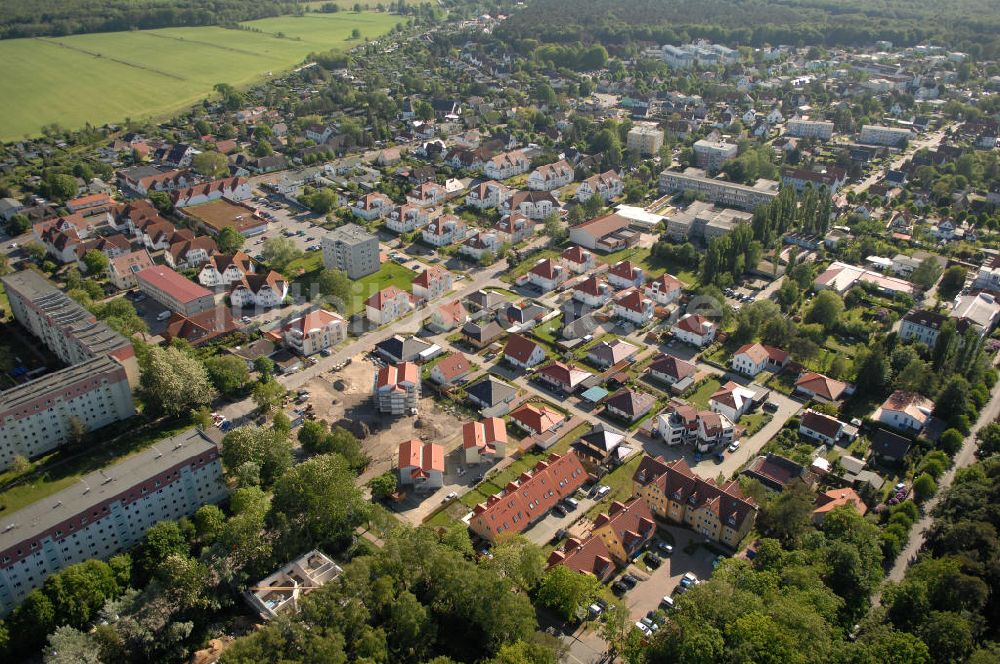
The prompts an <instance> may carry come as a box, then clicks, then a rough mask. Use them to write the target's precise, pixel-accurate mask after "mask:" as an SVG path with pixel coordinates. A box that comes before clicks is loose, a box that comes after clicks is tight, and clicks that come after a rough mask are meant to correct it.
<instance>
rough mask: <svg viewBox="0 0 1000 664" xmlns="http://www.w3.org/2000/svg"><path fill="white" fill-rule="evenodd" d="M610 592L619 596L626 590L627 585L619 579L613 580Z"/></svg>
mask: <svg viewBox="0 0 1000 664" xmlns="http://www.w3.org/2000/svg"><path fill="white" fill-rule="evenodd" d="M611 592H613V593H614V594H615V595H616V596H617V597H621V596H622V595H624V594H625V593H627V592H628V586H626V585H625V584H624V583H622V582H621V581H615V582H614V583H613V584H612V585H611Z"/></svg>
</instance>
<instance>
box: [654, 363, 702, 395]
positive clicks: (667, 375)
mask: <svg viewBox="0 0 1000 664" xmlns="http://www.w3.org/2000/svg"><path fill="white" fill-rule="evenodd" d="M697 373H698V368H697V367H696V366H695V365H694V363H692V362H688V361H687V360H682V359H680V358H679V357H674V356H673V355H666V354H664V355H660V356H659V357H658V358H656V359H655V360H653V362H652V363H651V364H650V365H649V366H648V367H647V368H646V375H647V376H648V377H649V378H654V379H656V380H658V381H660V382H663V383H666V384H667V385H670V386H672V387H673V388H674V390H675V391H678V392H679V391H683V390H685V389H687V388H688V387H689V386H690V385H691V384H692V383H694V377H695V374H697Z"/></svg>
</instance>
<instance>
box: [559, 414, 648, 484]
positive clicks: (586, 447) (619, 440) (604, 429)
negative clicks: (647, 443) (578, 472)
mask: <svg viewBox="0 0 1000 664" xmlns="http://www.w3.org/2000/svg"><path fill="white" fill-rule="evenodd" d="M624 443H625V436H624V435H623V434H621V433H619V432H618V431H615V430H614V429H610V428H608V426H607V425H605V424H604V423H603V422H601V423H598V424H595V425H594V427H593V429H591V430H590V432H589V433H586V434H584V435H582V436H580V439H579V440H577V441H576V442H575V443H573V446H572V447H573V451H574V452H575V453H576V455H577V456H578V457H580V462H581V463H582V464H583V467H584V468H586V469H587V472H589V473H592V474H594V475H598V476H599V475H602V474H603V473H604V472H606V471H609V470H611V469H613V468H616V467H618V466H619V465H621V464H622V463H624V462H625V460H626V459H627V458H628V457H629V456H630V455H631V454H632V453H633V452H634V451H635V449H634V448H632V447H630V446H628V445H626V444H624Z"/></svg>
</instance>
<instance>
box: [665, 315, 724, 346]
mask: <svg viewBox="0 0 1000 664" xmlns="http://www.w3.org/2000/svg"><path fill="white" fill-rule="evenodd" d="M670 331H671V332H672V333H673V335H674V336H675V337H676V338H678V339H680V340H681V341H683V342H684V343H687V344H691V345H692V346H698V347H699V348H703V347H704V346H707V345H708V344H710V343H712V342H713V341H715V332H716V326H715V323H713V322H712V321H710V320H708V319H707V318H705V317H704V316H702V315H701V314H685V315H684V316H682V317H681V319H680V320H678V321H677V322H676V323H674V326H673V327H671V328H670Z"/></svg>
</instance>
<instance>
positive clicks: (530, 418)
mask: <svg viewBox="0 0 1000 664" xmlns="http://www.w3.org/2000/svg"><path fill="white" fill-rule="evenodd" d="M510 419H512V420H514V421H515V422H518V423H521V424H525V425H527V427H528V428H530V429H531V430H533V431H539V432H543V431H549V430H550V429H552V428H553V427H554V426H555V425H557V424H559V423H560V422H562V421H563V419H564V417H563V414H562V413H560V412H557V411H554V410H552V409H551V408H549V407H547V406H545V405H544V404H539V405H535V404H533V403H526V404H524V405H523V406H521V407H519V408H518V409H517V410H514V411H513V412H511V414H510Z"/></svg>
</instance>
